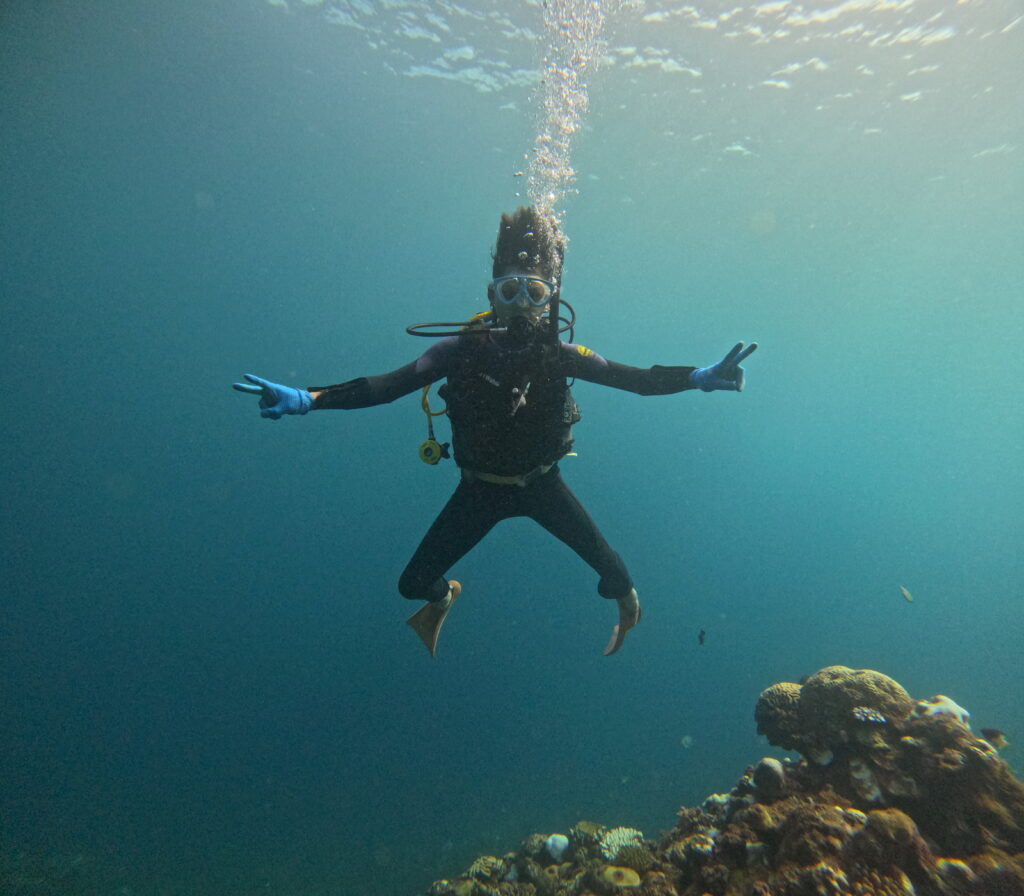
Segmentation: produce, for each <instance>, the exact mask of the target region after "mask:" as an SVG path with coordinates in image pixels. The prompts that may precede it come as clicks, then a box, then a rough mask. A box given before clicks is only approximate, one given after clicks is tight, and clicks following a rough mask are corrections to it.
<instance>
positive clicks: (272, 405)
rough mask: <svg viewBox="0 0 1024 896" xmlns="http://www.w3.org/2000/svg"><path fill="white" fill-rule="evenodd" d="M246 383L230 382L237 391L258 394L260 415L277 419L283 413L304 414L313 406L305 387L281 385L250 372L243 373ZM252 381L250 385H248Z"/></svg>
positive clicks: (311, 398)
mask: <svg viewBox="0 0 1024 896" xmlns="http://www.w3.org/2000/svg"><path fill="white" fill-rule="evenodd" d="M243 376H245V378H246V379H247V380H248V381H249V382H248V383H232V388H235V389H237V390H238V391H239V392H246V393H248V394H250V395H259V396H260V416H261V417H269V418H270V419H271V420H278V419H280V418H281V417H283V416H284V415H285V414H305V413H306V412H308V411H309V409H310V408H311V407H313V396H312V395H310V394H309V393H308V392H307V391H306V390H305V389H296V388H295V387H294V386H281V385H279V384H277V383H272V382H270V380H264V379H261V378H260V377H258V376H253V375H252V374H251V373H246V374H243ZM249 383H252V385H249Z"/></svg>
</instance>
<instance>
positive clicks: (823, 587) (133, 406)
mask: <svg viewBox="0 0 1024 896" xmlns="http://www.w3.org/2000/svg"><path fill="white" fill-rule="evenodd" d="M565 2H568V0H565ZM565 8H571V7H568V6H566V7H565ZM603 13H604V15H603V19H602V21H600V22H599V21H597V20H589V22H582V23H581V22H579V21H577V22H575V23H573V22H570V23H569V24H568V26H567V29H566V30H564V31H561V32H559V29H558V28H557V24H556V27H555V28H554V29H552V28H551V27H549V26H546V25H545V20H544V16H545V11H544V7H543V6H542V5H541V4H538V3H523V4H507V3H499V2H497V0H467V3H465V4H462V5H457V4H454V3H449V2H446V0H445V2H416V0H396V2H387V3H372V2H369V0H347V2H345V0H334V2H322V3H316V2H305V3H303V2H296V0H288V2H287V3H285V2H278V3H273V4H270V3H266V2H263V0H220V2H216V3H209V2H200V0H179V2H169V0H168V2H148V3H138V2H129V0H103V2H98V0H93V2H89V0H87V2H69V0H48V2H47V3H42V4H40V3H33V2H29V0H7V2H5V3H4V4H3V7H2V9H0V165H2V171H3V176H2V178H0V297H2V301H3V318H2V328H0V339H2V353H0V365H2V369H3V382H4V386H5V389H4V392H5V394H4V405H5V413H4V414H3V416H2V422H0V426H2V430H3V455H4V460H5V463H4V465H3V472H2V484H3V485H2V487H3V491H2V503H3V508H4V511H3V518H2V520H3V521H2V543H0V551H2V557H3V602H2V614H0V639H2V640H0V668H2V675H3V678H2V682H3V686H2V694H0V701H2V702H0V730H2V731H3V750H0V775H2V778H0V780H2V786H0V836H2V842H0V856H2V866H0V867H2V877H0V882H2V884H3V891H4V892H5V893H11V894H29V893H31V894H43V893H46V894H49V893H58V894H69V896H70V894H79V893H81V894H85V893H90V894H93V893H95V894H121V896H128V894H133V896H149V894H161V896H167V894H174V896H177V894H190V896H191V894H195V896H207V894H210V896H213V894H217V896H248V894H254V893H270V894H274V896H392V894H395V896H412V894H416V893H420V892H423V891H424V890H425V888H426V887H427V886H428V885H429V884H430V882H431V881H432V880H434V879H435V878H438V877H444V876H454V875H456V874H458V873H459V872H460V871H462V870H463V869H464V868H465V867H466V866H467V865H468V864H469V862H470V861H471V860H472V859H473V858H475V857H476V856H477V855H479V854H481V853H499V854H500V853H502V852H505V851H508V850H511V849H515V848H516V847H517V846H518V844H519V843H520V841H521V840H522V839H523V838H524V837H526V836H527V835H528V834H530V833H533V832H538V831H539V832H551V831H565V830H566V829H567V828H568V827H569V826H571V825H572V824H574V823H575V822H576V821H578V820H580V819H590V820H593V821H598V822H601V823H604V824H624V825H631V826H635V827H638V828H641V829H642V830H643V831H644V832H645V833H646V834H647V835H648V836H657V835H658V833H659V832H660V831H662V830H666V829H668V828H669V827H671V825H672V823H673V821H674V818H675V813H676V811H677V809H678V808H679V807H680V806H681V805H693V804H695V803H697V802H699V801H700V800H702V799H703V798H704V797H705V796H706V795H708V794H710V793H714V792H721V791H725V790H728V789H729V788H730V787H731V786H732V785H733V783H734V782H735V781H736V779H737V778H738V777H739V775H740V774H741V773H742V772H743V770H744V768H745V767H746V766H747V765H748V764H750V763H753V762H755V761H756V760H757V759H758V758H760V757H761V756H762V755H765V754H766V753H769V752H771V748H770V747H768V745H767V744H766V743H765V742H764V741H763V739H762V738H760V737H758V735H757V733H756V731H755V727H754V722H753V707H754V703H755V701H756V699H757V695H758V693H759V692H760V691H761V689H763V688H764V687H766V686H768V685H770V684H772V683H774V682H776V681H783V680H797V679H799V677H800V676H802V675H806V674H809V673H811V672H813V671H815V670H816V669H818V668H819V667H821V666H824V665H827V664H832V663H842V664H846V665H850V666H854V667H869V668H874V669H878V670H880V671H883V672H885V673H887V674H889V675H891V676H893V677H894V678H896V679H897V680H898V681H900V682H901V683H902V684H904V686H906V687H907V688H908V690H910V692H911V693H912V694H914V695H915V696H917V697H928V696H931V695H933V694H935V693H940V692H941V693H945V694H948V695H950V696H952V697H953V698H954V699H955V700H957V701H958V702H959V703H961V704H962V705H964V706H966V707H967V708H968V709H969V710H970V711H971V712H972V714H973V719H974V721H975V723H976V724H977V725H987V726H995V727H999V728H1002V729H1003V730H1005V731H1006V732H1007V734H1008V736H1009V739H1010V741H1011V743H1012V742H1014V741H1015V740H1016V741H1018V742H1024V729H1022V727H1021V719H1022V718H1024V691H1022V690H1021V688H1020V679H1019V672H1018V668H1019V660H1020V655H1021V647H1022V643H1024V619H1022V615H1021V609H1020V608H1021V599H1022V598H1024V567H1022V560H1021V556H1022V551H1021V535H1022V522H1024V518H1022V517H1024V512H1022V508H1024V485H1022V478H1021V455H1020V446H1021V444H1022V443H1024V410H1022V406H1021V402H1020V398H1019V394H1018V389H1019V383H1020V382H1021V381H1022V379H1024V361H1022V353H1021V351H1020V346H1021V344H1022V341H1024V313H1022V299H1024V296H1022V286H1021V284H1022V283H1024V276H1022V247H1024V106H1022V105H1021V103H1020V101H1019V83H1020V79H1021V76H1022V74H1024V70H1022V65H1024V64H1022V62H1021V60H1022V59H1024V18H1022V14H1024V9H1022V7H1021V6H1020V3H1019V2H1018V0H962V2H953V0H900V2H892V3H878V2H870V0H869V2H848V3H842V4H837V5H829V4H828V3H825V4H822V5H820V6H818V5H815V4H800V3H796V2H793V0H780V2H778V3H767V4H762V5H760V6H757V5H740V6H736V5H734V4H732V3H721V2H709V3H704V4H698V5H687V6H682V5H679V4H675V3H668V2H665V3H657V2H639V3H633V4H621V5H618V6H616V7H612V6H611V5H610V4H606V5H605V6H604V7H603ZM548 15H549V21H550V19H551V12H550V9H549V13H548ZM594 15H596V13H595V11H594V9H593V8H591V7H588V6H586V5H580V12H579V16H581V17H582V16H594ZM581 24H589V25H591V26H593V27H592V28H591V30H590V32H588V33H589V34H590V38H591V39H592V40H593V41H594V43H593V48H594V52H593V54H592V56H591V57H590V58H589V59H587V60H583V61H581V60H577V63H579V65H578V69H575V70H574V73H575V74H577V75H578V76H579V77H578V79H577V80H575V81H573V82H572V85H571V86H572V87H573V89H574V91H575V93H573V94H572V96H573V97H574V98H575V99H577V100H582V98H583V97H584V94H585V96H586V98H587V100H588V103H589V104H588V105H586V106H583V105H582V104H581V105H579V106H578V107H577V108H576V109H575V110H574V114H575V116H576V117H575V119H573V128H572V129H571V130H570V131H569V132H567V134H565V135H563V136H564V137H565V140H564V141H563V145H562V147H561V149H562V155H561V156H559V158H558V160H557V161H558V162H559V164H561V165H562V166H563V167H562V168H561V169H559V170H557V171H556V170H555V169H554V167H551V166H548V167H547V168H545V166H544V165H539V164H538V161H537V156H538V154H537V153H536V152H535V151H534V149H535V148H536V147H537V146H538V145H541V144H538V138H539V137H542V136H543V135H544V134H545V133H546V132H545V128H546V127H548V126H549V125H550V118H546V117H545V116H546V115H547V113H548V112H550V109H548V108H546V107H545V102H551V101H552V97H554V100H556V101H557V100H558V99H559V95H558V94H552V92H551V85H552V81H551V78H550V75H548V76H545V77H543V78H542V73H545V72H546V71H549V69H546V68H545V66H546V65H549V64H552V63H553V64H555V66H556V69H557V66H558V64H559V57H558V52H561V50H560V49H559V47H561V48H562V49H563V50H564V44H559V41H560V40H564V39H565V36H566V35H567V34H568V35H570V36H571V35H572V34H573V33H576V32H575V31H574V28H575V27H576V26H578V25H581ZM598 26H600V27H598ZM583 30H586V29H583ZM559 34H561V37H560V36H559ZM570 43H571V42H570ZM584 61H585V62H586V63H587V64H585V65H584V64H583V63H584ZM562 62H563V63H564V60H562ZM561 71H562V72H563V73H564V67H563V69H562V70H561ZM584 85H585V88H584ZM562 99H565V97H564V96H562ZM555 111H556V112H558V111H559V110H558V109H556V110H555ZM563 111H564V110H563ZM541 143H543V141H541ZM545 164H546V163H545ZM569 169H571V171H570V170H569ZM548 176H550V179H549V180H547V181H545V177H548ZM538 184H541V185H545V184H546V186H547V187H550V188H551V189H552V193H551V201H552V203H553V205H554V206H555V207H556V208H557V210H558V213H559V214H560V216H561V218H562V222H563V226H564V229H565V232H566V233H567V235H568V237H569V240H570V242H569V248H568V254H567V260H566V269H565V275H564V280H563V288H564V294H565V296H566V298H568V299H569V300H570V301H571V302H572V303H573V304H574V305H575V307H576V310H577V313H578V315H579V321H578V326H577V329H576V338H577V340H578V341H580V342H582V343H584V344H586V345H588V346H590V347H592V348H594V349H595V350H597V351H598V352H600V353H602V354H604V355H605V356H606V357H608V358H611V359H614V360H617V361H621V362H623V363H628V364H634V365H637V366H649V365H651V364H696V365H706V364H711V363H714V362H715V361H717V360H718V359H719V358H721V357H722V355H724V353H725V352H726V351H727V350H728V349H729V347H731V346H732V345H733V343H735V342H736V341H739V340H744V341H757V342H759V343H760V346H761V347H760V349H759V350H758V351H757V353H756V354H754V355H753V356H751V357H750V358H749V359H748V361H747V362H746V363H745V367H746V371H747V388H746V389H745V391H744V392H743V393H742V394H734V393H713V394H703V393H692V392H690V393H686V394H683V395H677V396H670V397H658V398H640V397H638V396H634V395H630V394H627V393H621V392H615V391H612V390H608V389H603V388H600V387H597V386H593V385H590V384H586V383H579V384H577V386H576V387H575V390H574V391H575V395H576V398H577V400H578V402H579V403H580V405H581V408H582V410H583V415H584V419H583V422H582V423H581V424H580V425H579V426H578V428H577V432H576V436H577V449H578V456H577V457H574V458H569V459H567V460H566V461H564V463H563V473H564V475H565V477H566V479H567V481H568V482H569V484H570V485H571V487H572V488H573V489H574V490H575V491H576V493H577V494H578V495H579V497H580V498H581V499H582V500H583V502H584V503H585V505H586V506H587V507H588V509H589V510H590V512H591V514H592V515H593V517H594V518H595V519H596V520H597V522H598V523H599V524H600V525H601V527H602V529H603V531H604V532H605V534H606V536H607V537H608V539H609V541H610V542H611V543H612V544H613V546H614V547H615V548H616V549H617V550H618V551H619V552H620V553H621V554H622V556H623V557H624V559H625V560H626V562H627V564H628V566H629V568H630V571H631V573H632V575H633V577H634V579H635V581H636V583H637V588H638V590H639V593H640V596H641V600H642V602H643V605H644V613H645V615H644V620H643V622H642V623H641V625H640V626H639V627H638V628H637V630H636V631H635V632H633V633H631V634H630V636H629V638H628V639H627V642H626V645H625V647H624V649H623V650H622V651H621V653H619V654H618V655H616V656H614V657H612V658H604V657H602V655H601V650H602V648H603V646H604V644H605V642H606V640H607V637H608V635H609V633H610V630H611V626H612V624H613V622H614V621H615V613H614V609H615V608H614V606H612V605H609V604H608V603H606V602H604V601H602V600H600V599H599V598H598V597H597V596H596V592H595V586H596V581H595V577H594V575H593V574H592V572H591V571H590V570H589V569H588V568H587V567H586V566H585V565H584V564H583V563H582V562H581V561H580V560H578V558H576V557H575V556H574V555H573V554H572V553H571V552H569V551H568V550H567V549H566V548H564V546H562V545H561V544H559V543H557V542H554V541H553V540H552V539H550V538H549V537H548V536H547V535H546V534H545V533H543V532H542V531H540V530H539V529H538V528H537V527H535V526H532V525H531V524H530V523H528V522H526V521H522V520H516V521H510V522H507V523H504V524H502V526H500V527H499V528H498V529H496V530H495V531H494V532H492V533H491V535H490V536H489V537H488V538H487V539H486V540H485V541H484V542H483V543H482V544H481V545H480V546H479V548H478V549H477V550H476V551H475V552H473V553H472V554H471V555H469V556H468V557H467V558H465V559H464V560H463V561H462V562H460V563H459V564H458V565H457V566H456V567H455V568H454V569H453V570H452V574H453V575H454V576H456V577H457V578H459V579H460V580H461V581H462V582H463V585H464V588H465V591H464V597H463V599H462V600H461V601H460V603H459V605H458V606H457V608H456V610H455V612H454V613H453V614H452V617H451V619H450V620H449V621H448V623H447V625H446V628H445V631H444V635H443V638H442V643H441V648H440V652H439V655H438V657H437V658H436V659H434V660H431V659H430V658H429V657H428V656H427V655H426V653H425V652H424V651H423V649H422V647H421V646H420V645H419V644H418V643H417V642H416V641H415V638H414V636H413V635H412V634H411V633H410V632H409V630H408V629H407V628H406V627H405V626H404V625H403V620H404V619H405V617H406V615H407V614H408V613H409V612H410V611H411V610H412V607H411V606H410V605H409V604H408V603H407V602H405V601H403V600H402V598H401V597H399V595H398V594H397V591H396V587H395V583H396V581H397V578H398V575H399V573H400V571H401V569H402V568H403V566H404V565H405V562H406V561H407V559H408V557H409V555H410V554H411V552H412V551H413V549H414V548H415V546H416V544H417V543H418V540H419V538H420V537H421V535H422V533H423V532H424V531H425V529H426V527H427V526H428V525H429V523H430V522H431V520H432V519H433V517H434V515H435V513H436V512H437V510H438V509H439V508H440V507H441V505H442V504H443V502H444V501H445V500H446V498H447V496H448V494H449V493H450V491H451V490H452V488H453V487H454V485H455V482H456V478H457V477H456V471H455V469H454V467H453V465H452V464H451V463H450V462H449V463H443V464H441V465H440V466H438V467H436V468H429V467H426V466H425V465H423V464H421V463H420V462H419V460H418V459H417V457H416V451H417V448H418V445H419V443H420V441H421V440H422V439H423V438H424V437H425V425H424V418H423V416H422V414H421V412H420V410H419V406H418V400H417V397H416V396H410V397H407V398H405V399H403V400H400V401H396V402H395V403H394V404H391V405H387V406H384V407H379V408H375V409H369V410H362V411H354V412H331V413H329V412H322V413H320V412H318V413H315V414H312V415H309V416H307V417H302V418H289V419H284V420H281V421H277V422H271V421H267V420H263V419H261V418H260V417H259V415H258V412H257V410H256V407H255V402H254V401H253V400H252V399H251V398H249V397H247V396H243V395H240V394H238V393H237V392H234V391H232V390H231V388H230V384H231V383H232V382H233V381H235V380H237V379H238V378H239V377H240V375H241V374H242V373H245V372H254V373H257V374H260V375H262V376H265V377H267V378H269V379H272V380H275V381H278V382H286V383H293V384H296V385H307V384H312V383H316V384H321V383H332V382H341V381H344V380H347V379H351V378H353V377H356V376H361V375H366V374H372V373H380V372H384V371H386V370H390V369H393V368H395V367H398V366H400V365H402V364H404V363H406V362H408V361H409V360H411V359H413V358H414V357H416V356H417V354H418V353H419V352H421V351H422V350H423V349H424V347H425V345H426V343H425V341H424V340H416V339H413V338H411V337H409V336H407V335H406V334H405V333H404V332H403V330H404V327H405V326H406V325H407V324H410V323H414V322H418V321H424V320H457V319H463V318H464V317H466V316H468V315H469V314H470V313H472V312H473V311H476V310H480V309H482V308H483V307H484V289H485V286H486V282H487V278H488V276H489V271H490V256H489V252H490V249H491V247H492V245H493V240H494V236H495V232H496V229H497V222H498V218H499V215H500V213H501V212H503V211H511V210H512V209H514V208H515V207H516V206H517V205H518V204H520V203H524V202H528V201H530V198H531V190H535V189H536V188H537V185H538ZM439 428H440V429H441V430H442V432H444V431H445V424H444V423H441V424H440V425H439ZM900 585H903V586H905V587H906V588H908V589H909V590H910V592H912V594H913V595H914V598H915V599H914V601H913V603H908V602H907V601H905V600H903V599H902V598H901V595H900V591H899V586H900ZM701 629H703V630H705V631H706V632H707V638H706V642H705V643H704V644H703V646H702V645H700V644H698V640H697V634H698V632H699V631H700V630H701ZM1006 756H1007V759H1008V760H1009V761H1010V763H1011V765H1014V766H1015V767H1016V768H1017V770H1018V771H1020V769H1021V761H1020V758H1019V754H1015V753H1014V752H1013V748H1012V747H1011V748H1010V751H1009V752H1008V753H1007V754H1006Z"/></svg>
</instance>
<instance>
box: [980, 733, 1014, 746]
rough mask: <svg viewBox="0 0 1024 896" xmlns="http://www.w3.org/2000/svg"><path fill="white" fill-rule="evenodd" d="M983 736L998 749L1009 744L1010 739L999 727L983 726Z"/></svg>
mask: <svg viewBox="0 0 1024 896" xmlns="http://www.w3.org/2000/svg"><path fill="white" fill-rule="evenodd" d="M981 736H982V737H983V738H985V740H987V741H988V742H989V743H990V744H992V746H993V747H995V748H996V749H997V750H1002V749H1003V748H1004V747H1006V745H1007V744H1009V741H1008V740H1007V739H1006V735H1005V734H1003V732H1002V731H1000V730H999V729H998V728H982V729H981Z"/></svg>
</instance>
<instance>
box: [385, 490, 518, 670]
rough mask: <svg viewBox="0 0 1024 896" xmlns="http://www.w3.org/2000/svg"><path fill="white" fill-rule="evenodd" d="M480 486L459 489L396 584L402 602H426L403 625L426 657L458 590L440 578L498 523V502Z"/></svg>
mask: <svg viewBox="0 0 1024 896" xmlns="http://www.w3.org/2000/svg"><path fill="white" fill-rule="evenodd" d="M480 485H481V483H467V482H465V481H463V482H460V483H459V486H458V488H456V489H455V493H454V494H453V495H452V496H451V498H449V499H448V503H447V504H445V506H444V507H443V508H442V510H441V512H440V513H439V514H438V516H437V519H435V520H434V522H433V524H432V525H431V526H430V528H429V529H428V530H427V534H426V535H424V536H423V540H422V541H421V542H420V545H419V547H418V548H416V552H415V553H414V554H413V556H412V559H411V560H410V561H409V563H408V565H407V566H406V567H405V570H404V571H403V572H402V575H401V578H400V579H399V580H398V590H399V592H400V593H401V595H402V596H403V597H405V598H408V599H409V600H425V601H426V603H425V604H424V605H423V606H422V607H420V609H419V610H417V611H416V612H415V613H413V614H412V616H410V617H409V618H408V619H407V620H406V622H407V623H408V625H409V626H410V627H411V628H412V629H413V631H415V632H416V634H417V635H418V636H419V638H420V640H421V641H423V643H424V644H425V645H426V647H427V650H429V651H430V655H431V656H434V655H435V654H436V652H437V639H438V636H439V635H440V634H441V626H442V625H443V624H444V620H445V617H446V616H447V615H448V611H449V609H451V605H452V604H453V603H454V602H455V599H456V598H457V597H458V596H459V594H460V593H461V591H462V586H461V585H460V584H459V583H458V582H455V581H451V582H449V581H448V580H447V579H446V578H445V577H444V573H446V572H447V571H448V569H449V568H450V567H451V566H452V565H453V564H454V563H456V562H458V560H459V559H460V558H462V557H463V556H465V555H466V554H467V553H468V552H469V551H470V550H471V549H472V548H473V547H474V546H475V545H476V544H477V543H478V542H479V541H480V539H481V538H483V537H484V536H485V535H486V534H487V533H488V532H489V531H490V530H491V528H493V526H494V524H495V523H497V522H498V520H500V519H502V515H501V508H500V504H499V502H496V501H493V500H487V497H486V495H485V494H484V492H483V490H482V489H481V488H480V487H479V486H480Z"/></svg>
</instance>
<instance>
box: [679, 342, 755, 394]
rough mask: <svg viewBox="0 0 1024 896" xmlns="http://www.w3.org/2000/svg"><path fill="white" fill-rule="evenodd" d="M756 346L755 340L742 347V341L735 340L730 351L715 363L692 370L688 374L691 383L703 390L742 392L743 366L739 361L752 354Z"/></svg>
mask: <svg viewBox="0 0 1024 896" xmlns="http://www.w3.org/2000/svg"><path fill="white" fill-rule="evenodd" d="M756 348H757V343H756V342H751V343H750V345H748V346H747V347H746V348H743V343H742V342H737V343H736V344H735V345H734V346H733V347H732V351H730V352H729V354H727V355H726V356H725V357H724V358H722V360H721V361H719V362H718V363H717V364H714V365H712V366H711V367H698V368H697V369H696V370H695V371H693V373H691V374H690V383H691V385H693V386H696V387H697V388H698V389H701V390H703V391H704V392H714V391H715V390H716V389H729V390H731V391H732V392H742V391H743V368H742V367H740V361H742V360H743V359H744V358H746V357H747V356H748V355H751V354H753V352H754V350H755V349H756Z"/></svg>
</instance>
